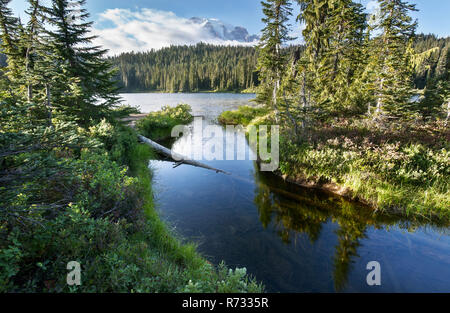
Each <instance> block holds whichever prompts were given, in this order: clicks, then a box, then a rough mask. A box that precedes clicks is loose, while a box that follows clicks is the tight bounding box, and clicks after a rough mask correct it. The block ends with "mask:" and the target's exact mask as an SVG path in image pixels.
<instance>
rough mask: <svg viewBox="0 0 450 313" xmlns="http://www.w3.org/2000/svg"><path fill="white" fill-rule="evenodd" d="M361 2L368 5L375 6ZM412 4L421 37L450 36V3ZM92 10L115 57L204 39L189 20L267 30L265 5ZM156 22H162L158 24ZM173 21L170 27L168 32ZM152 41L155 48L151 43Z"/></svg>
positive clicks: (153, 0) (174, 3) (93, 5)
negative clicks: (120, 53)
mask: <svg viewBox="0 0 450 313" xmlns="http://www.w3.org/2000/svg"><path fill="white" fill-rule="evenodd" d="M44 1H48V0H44ZM356 1H358V2H361V3H362V4H364V5H367V4H368V3H370V2H374V1H373V0H356ZM410 2H411V3H415V4H417V8H418V9H419V10H420V11H419V12H417V13H414V17H416V18H418V20H419V29H418V32H424V33H435V34H437V35H439V36H450V18H449V15H450V1H449V0H411V1H410ZM11 6H12V8H13V9H14V11H15V12H16V14H19V15H21V16H23V15H24V14H23V11H24V9H25V8H26V1H25V0H12V2H11ZM87 8H88V10H89V12H90V13H91V18H92V19H93V20H94V21H96V24H95V30H94V32H95V33H96V34H97V35H99V36H101V37H105V36H106V38H103V39H104V40H101V41H100V42H99V43H100V44H103V45H105V46H106V47H107V48H110V49H111V50H112V51H114V52H116V53H119V52H123V51H126V50H144V49H149V48H160V47H161V46H166V45H170V44H180V43H183V38H182V37H186V40H185V41H186V43H191V41H193V40H195V38H196V37H198V38H199V39H202V40H204V37H202V36H203V35H204V34H201V33H198V31H197V30H195V29H192V28H189V27H188V28H186V27H185V26H186V25H185V24H186V19H188V18H190V17H194V16H195V17H207V18H217V19H220V20H222V21H224V22H226V23H229V24H231V25H235V26H243V27H245V28H247V29H248V31H249V33H250V34H259V31H260V30H261V28H262V27H263V25H262V23H261V18H262V12H261V5H260V0H220V1H218V0H107V1H106V0H88V1H87ZM149 9H150V10H149ZM295 11H296V10H295ZM296 13H297V12H295V13H294V14H296ZM155 20H156V21H159V22H156V23H154V21H155ZM168 22H170V25H171V26H170V27H169V28H168V27H166V26H167V25H169V23H168ZM158 23H159V24H158ZM163 24H164V25H163ZM155 25H156V26H155ZM158 25H159V26H158ZM161 25H163V26H164V27H163V28H164V29H162V30H160V29H159V28H158V27H161ZM177 27H178V28H180V29H183V31H182V32H181V33H180V34H175V32H176V30H177ZM149 29H150V31H149ZM132 32H136V33H137V34H139V38H132V37H134V34H132ZM294 33H295V35H298V34H300V28H299V26H297V25H296V29H295V30H294ZM164 36H165V37H164ZM170 36H173V37H176V38H169V37H170ZM163 37H164V38H163ZM169 39H170V40H169ZM150 41H151V42H152V45H150V44H147V42H150ZM218 43H221V42H218Z"/></svg>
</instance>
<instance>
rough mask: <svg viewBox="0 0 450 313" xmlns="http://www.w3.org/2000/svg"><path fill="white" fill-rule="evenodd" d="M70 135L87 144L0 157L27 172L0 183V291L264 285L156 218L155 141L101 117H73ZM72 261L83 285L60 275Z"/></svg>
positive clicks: (254, 288)
mask: <svg viewBox="0 0 450 313" xmlns="http://www.w3.org/2000/svg"><path fill="white" fill-rule="evenodd" d="M185 109H187V107H184V106H183V107H181V109H180V110H176V111H173V110H168V109H165V110H164V112H165V113H163V115H164V118H161V120H158V122H157V123H162V121H163V120H165V121H166V122H167V124H172V123H175V122H171V121H170V118H171V117H170V116H172V117H176V118H177V122H180V121H182V120H183V121H184V120H186V119H188V117H187V115H185V112H186V110H185ZM148 123H149V122H147V124H148ZM49 131H50V132H52V131H54V130H51V129H49ZM8 136H10V135H8ZM47 136H48V134H47ZM73 136H78V137H79V139H80V140H79V141H80V142H90V144H89V145H85V146H84V147H80V148H69V147H60V148H56V147H55V148H52V149H50V150H45V151H36V152H23V153H18V154H15V155H12V156H9V157H6V158H2V159H1V160H0V165H1V168H0V169H1V170H2V171H3V170H6V169H8V171H9V172H12V171H13V170H16V169H17V168H19V169H20V168H21V167H23V168H24V169H23V170H22V172H24V170H25V169H27V171H29V172H30V173H33V175H32V176H30V177H32V178H28V177H23V180H21V181H17V180H16V181H15V184H17V186H15V185H14V186H13V185H12V186H10V187H8V186H7V185H5V184H2V185H1V186H0V193H1V196H2V198H1V200H0V206H1V207H2V211H1V212H0V218H1V219H0V292H151V293H159V292H222V291H223V292H225V291H227V292H228V291H230V292H259V291H262V290H263V287H262V286H261V285H258V284H257V283H255V282H254V281H253V280H250V279H249V278H248V277H247V275H245V271H244V270H239V269H238V270H236V271H230V270H228V269H227V268H226V267H225V266H224V265H221V266H220V267H219V270H217V269H216V268H215V267H214V266H213V265H211V264H209V263H208V262H207V261H206V260H205V259H204V258H202V257H201V256H200V255H199V254H198V253H197V252H196V247H195V246H194V245H192V244H182V243H181V241H180V240H179V239H177V237H176V235H175V234H173V233H172V232H171V230H170V229H169V228H168V227H167V226H166V224H165V223H163V222H162V221H161V219H160V218H159V216H158V214H157V212H156V210H155V207H154V203H153V193H152V184H151V182H152V180H151V172H150V170H149V169H148V161H149V159H150V158H151V157H152V156H153V151H152V150H151V149H150V148H149V147H147V146H145V145H140V144H139V143H138V141H137V135H136V133H135V132H134V131H133V130H131V129H129V128H125V127H122V126H120V125H110V124H108V123H106V122H102V123H100V124H98V125H96V126H94V127H91V128H89V129H88V130H86V129H80V128H77V127H75V130H74V131H73V134H72V137H73ZM30 160H34V162H35V163H36V164H38V165H40V167H38V169H39V172H38V173H39V175H36V172H35V168H34V167H33V166H32V165H30ZM45 164H48V165H51V166H49V167H48V168H47V167H46V166H44V165H45ZM29 167H31V168H30V169H28V168H29ZM33 171H34V172H33ZM70 261H77V262H79V263H80V264H81V283H82V284H81V286H68V285H67V283H66V275H67V274H68V270H67V269H66V266H67V263H68V262H70Z"/></svg>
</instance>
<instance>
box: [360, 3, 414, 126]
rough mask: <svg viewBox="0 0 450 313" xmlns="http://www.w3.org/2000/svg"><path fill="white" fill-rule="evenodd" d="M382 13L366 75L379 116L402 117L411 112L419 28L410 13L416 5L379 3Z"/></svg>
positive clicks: (369, 50)
mask: <svg viewBox="0 0 450 313" xmlns="http://www.w3.org/2000/svg"><path fill="white" fill-rule="evenodd" d="M379 5H380V9H379V14H378V16H376V17H375V21H374V23H373V24H372V26H371V30H372V34H375V37H374V38H372V39H371V40H370V42H369V44H368V50H367V52H368V54H369V62H368V66H367V69H366V72H365V78H366V79H367V80H366V81H367V83H368V90H369V91H370V92H371V93H372V101H370V102H371V103H374V104H375V105H374V106H375V109H374V110H371V109H370V107H369V111H371V112H370V113H371V114H373V115H375V117H380V116H384V117H386V116H389V117H392V118H398V117H401V116H404V115H405V114H407V113H408V110H409V109H410V106H409V103H410V99H411V96H412V92H413V83H412V66H411V65H412V62H411V57H412V42H413V39H414V35H415V30H416V27H417V22H416V21H413V19H412V17H411V16H410V13H411V12H413V11H416V9H415V5H412V4H409V3H407V2H406V1H402V0H379Z"/></svg>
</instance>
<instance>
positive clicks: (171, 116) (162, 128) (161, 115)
mask: <svg viewBox="0 0 450 313" xmlns="http://www.w3.org/2000/svg"><path fill="white" fill-rule="evenodd" d="M192 119H193V118H192V115H191V107H190V106H189V105H187V104H179V105H178V106H176V107H174V108H172V107H169V106H166V107H163V108H162V110H161V111H158V112H153V113H150V114H149V115H148V116H147V117H146V118H144V119H142V120H140V121H138V122H137V124H136V129H137V130H138V131H139V133H140V134H142V135H143V136H145V137H148V138H150V139H152V140H156V141H160V140H164V139H168V138H170V137H171V136H170V134H171V131H172V128H173V127H175V126H177V125H186V124H189V123H190V122H191V121H192Z"/></svg>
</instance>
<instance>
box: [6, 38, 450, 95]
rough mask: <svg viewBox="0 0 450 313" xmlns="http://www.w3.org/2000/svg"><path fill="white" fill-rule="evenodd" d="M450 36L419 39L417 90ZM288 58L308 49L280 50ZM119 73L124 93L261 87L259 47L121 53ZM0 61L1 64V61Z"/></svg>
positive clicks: (437, 65)
mask: <svg viewBox="0 0 450 313" xmlns="http://www.w3.org/2000/svg"><path fill="white" fill-rule="evenodd" d="M449 45H450V37H447V38H438V37H436V36H435V35H432V34H430V35H424V34H420V35H417V36H416V38H415V39H414V44H413V48H414V51H415V54H417V58H416V61H415V70H414V86H415V88H418V89H423V88H424V87H425V86H426V83H427V81H431V80H433V79H434V78H435V77H440V76H442V74H443V73H442V71H443V70H444V68H443V67H442V64H445V60H446V59H445V58H446V51H447V50H446V47H448V46H449ZM281 49H282V50H283V51H285V54H286V55H287V56H288V57H289V58H290V59H294V58H296V57H297V56H296V55H297V54H299V53H300V54H301V53H303V51H304V49H305V46H304V45H300V46H298V45H288V46H282V47H281ZM110 60H111V62H112V63H113V64H114V66H115V67H116V68H117V69H118V72H117V74H116V76H115V79H116V80H117V81H118V82H119V83H118V87H119V88H120V90H121V91H122V92H201V91H208V92H221V91H222V92H224V91H225V92H242V91H248V92H254V91H255V90H256V87H257V86H258V85H259V79H258V70H257V62H258V48H254V47H239V46H214V45H208V44H203V43H200V44H197V45H194V46H172V47H169V48H163V49H161V50H157V51H149V52H142V53H133V52H130V53H123V54H121V55H118V56H115V57H111V58H110ZM0 62H1V61H0Z"/></svg>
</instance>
